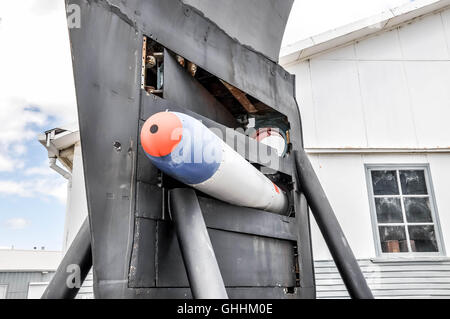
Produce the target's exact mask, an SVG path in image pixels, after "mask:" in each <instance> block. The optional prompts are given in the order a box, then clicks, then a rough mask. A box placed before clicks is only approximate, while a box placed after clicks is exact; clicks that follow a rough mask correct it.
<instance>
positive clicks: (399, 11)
mask: <svg viewBox="0 0 450 319" xmlns="http://www.w3.org/2000/svg"><path fill="white" fill-rule="evenodd" d="M448 6H450V0H439V1H436V0H416V1H414V2H411V3H407V4H406V5H403V6H400V7H397V8H394V9H391V10H387V11H384V12H382V13H380V14H377V15H375V16H372V17H369V18H366V19H362V20H359V21H357V22H354V23H350V24H348V25H345V26H342V27H339V28H337V29H333V30H330V31H327V32H324V33H321V34H318V35H316V36H313V37H310V38H307V39H304V40H301V41H298V42H296V43H294V44H291V45H287V46H285V47H283V48H282V49H281V52H280V64H281V65H284V66H286V65H289V64H291V63H293V62H296V61H301V60H305V59H308V58H310V57H311V56H313V55H315V54H318V53H322V52H325V51H328V50H330V49H334V48H337V47H340V46H343V45H346V44H349V43H351V42H353V41H356V40H359V39H362V38H365V37H368V36H370V35H372V34H376V33H379V32H381V31H383V30H386V31H387V30H390V29H391V28H393V27H395V26H398V25H400V24H403V23H406V22H408V21H411V20H413V19H415V18H419V17H421V16H423V15H426V14H430V13H433V12H436V11H439V10H442V9H444V8H446V7H448Z"/></svg>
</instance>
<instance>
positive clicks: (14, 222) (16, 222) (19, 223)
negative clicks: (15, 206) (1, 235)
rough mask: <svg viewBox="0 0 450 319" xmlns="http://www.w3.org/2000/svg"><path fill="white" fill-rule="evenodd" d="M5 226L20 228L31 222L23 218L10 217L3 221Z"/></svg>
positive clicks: (13, 228) (14, 228)
mask: <svg viewBox="0 0 450 319" xmlns="http://www.w3.org/2000/svg"><path fill="white" fill-rule="evenodd" d="M5 224H6V226H7V227H8V228H9V229H12V230H22V229H25V228H27V227H28V226H29V225H30V224H31V222H30V221H29V220H27V219H25V218H11V219H8V220H7V221H6V222H5Z"/></svg>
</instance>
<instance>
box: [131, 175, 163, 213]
mask: <svg viewBox="0 0 450 319" xmlns="http://www.w3.org/2000/svg"><path fill="white" fill-rule="evenodd" d="M162 196H163V194H162V189H161V188H160V187H158V186H156V185H150V184H146V183H142V182H138V183H137V197H136V217H143V218H151V219H162Z"/></svg>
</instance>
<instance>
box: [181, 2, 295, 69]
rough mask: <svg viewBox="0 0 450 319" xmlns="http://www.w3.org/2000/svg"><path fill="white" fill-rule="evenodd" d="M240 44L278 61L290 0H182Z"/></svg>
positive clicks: (290, 4) (290, 5)
mask: <svg viewBox="0 0 450 319" xmlns="http://www.w3.org/2000/svg"><path fill="white" fill-rule="evenodd" d="M182 1H183V2H184V3H186V4H189V5H191V6H193V7H195V8H197V9H198V10H199V11H201V12H202V13H203V14H204V15H205V16H206V17H207V18H209V19H211V20H212V21H214V23H216V24H217V25H218V26H219V27H220V28H222V29H223V30H224V31H225V32H227V33H228V34H229V35H230V36H231V37H232V38H236V39H237V40H238V41H239V42H240V43H242V44H243V45H246V46H249V47H251V48H253V49H255V50H256V51H259V52H261V53H263V54H264V55H266V56H268V57H269V58H270V59H272V60H273V61H278V55H279V52H280V47H281V40H282V38H283V34H284V29H285V27H286V23H287V20H288V17H289V12H290V11H291V7H292V3H293V2H294V1H293V0H282V1H277V0H214V1H204V0H182Z"/></svg>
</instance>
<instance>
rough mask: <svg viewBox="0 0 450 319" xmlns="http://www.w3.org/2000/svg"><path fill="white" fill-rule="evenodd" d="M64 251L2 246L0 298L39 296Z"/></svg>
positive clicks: (0, 256) (0, 253) (0, 255)
mask: <svg viewBox="0 0 450 319" xmlns="http://www.w3.org/2000/svg"><path fill="white" fill-rule="evenodd" d="M61 257H62V253H61V252H60V251H48V250H16V249H1V250H0V299H26V298H39V297H40V296H41V295H42V293H43V292H44V290H45V287H46V286H47V282H48V281H49V280H50V279H51V277H52V276H53V274H54V272H55V270H56V268H57V267H58V264H59V262H60V261H61Z"/></svg>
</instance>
